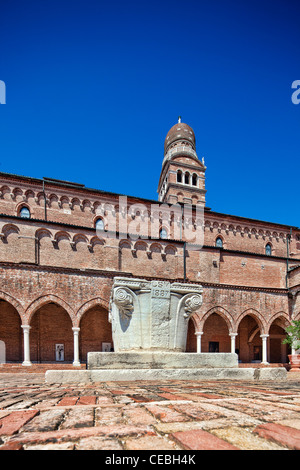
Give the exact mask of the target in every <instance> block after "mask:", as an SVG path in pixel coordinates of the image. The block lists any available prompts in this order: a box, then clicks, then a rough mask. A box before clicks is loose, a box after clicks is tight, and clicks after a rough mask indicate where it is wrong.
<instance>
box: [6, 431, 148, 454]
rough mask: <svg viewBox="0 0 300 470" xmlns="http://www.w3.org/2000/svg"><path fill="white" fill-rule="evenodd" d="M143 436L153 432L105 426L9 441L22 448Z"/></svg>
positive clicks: (35, 434)
mask: <svg viewBox="0 0 300 470" xmlns="http://www.w3.org/2000/svg"><path fill="white" fill-rule="evenodd" d="M143 434H145V435H149V436H151V435H153V434H154V432H153V431H152V430H151V429H150V428H149V427H146V426H130V425H123V426H122V425H110V426H109V425H107V426H97V427H95V426H94V427H89V428H79V429H63V430H57V431H46V432H22V433H20V434H18V435H15V436H13V437H12V438H11V441H12V442H19V443H21V444H22V445H23V446H24V445H29V444H42V443H50V442H68V441H75V440H79V439H82V438H90V437H95V436H106V437H107V438H108V437H124V436H129V437H130V436H139V435H140V436H142V435H143ZM0 449H1V447H0Z"/></svg>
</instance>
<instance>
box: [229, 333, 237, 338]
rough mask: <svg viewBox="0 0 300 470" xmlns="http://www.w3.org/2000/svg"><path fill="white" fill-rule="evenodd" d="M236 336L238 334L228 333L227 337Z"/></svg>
mask: <svg viewBox="0 0 300 470" xmlns="http://www.w3.org/2000/svg"><path fill="white" fill-rule="evenodd" d="M237 335H238V333H229V336H231V337H234V336H237Z"/></svg>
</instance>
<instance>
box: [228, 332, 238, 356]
mask: <svg viewBox="0 0 300 470" xmlns="http://www.w3.org/2000/svg"><path fill="white" fill-rule="evenodd" d="M229 336H230V338H231V352H232V353H235V337H236V336H237V333H230V334H229Z"/></svg>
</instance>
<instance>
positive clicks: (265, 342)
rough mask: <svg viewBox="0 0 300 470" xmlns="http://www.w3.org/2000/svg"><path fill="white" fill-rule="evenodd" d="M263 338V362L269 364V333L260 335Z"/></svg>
mask: <svg viewBox="0 0 300 470" xmlns="http://www.w3.org/2000/svg"><path fill="white" fill-rule="evenodd" d="M260 337H261V339H262V361H261V363H262V364H269V363H268V358H267V339H268V337H269V335H260Z"/></svg>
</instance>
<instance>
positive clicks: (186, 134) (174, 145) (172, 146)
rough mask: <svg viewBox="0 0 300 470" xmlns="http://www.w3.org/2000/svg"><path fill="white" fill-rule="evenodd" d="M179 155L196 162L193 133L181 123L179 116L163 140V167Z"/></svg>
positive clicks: (186, 125) (187, 126)
mask: <svg viewBox="0 0 300 470" xmlns="http://www.w3.org/2000/svg"><path fill="white" fill-rule="evenodd" d="M180 155H183V156H187V157H190V158H193V159H194V160H198V157H197V154H196V138H195V134H194V131H193V129H192V128H191V127H190V126H189V125H188V124H185V123H184V122H181V117H180V116H179V118H178V123H177V124H175V126H172V127H171V129H170V130H169V132H168V133H167V135H166V138H165V146H164V159H163V166H164V164H165V163H166V162H167V161H170V160H172V159H173V158H176V157H178V156H180Z"/></svg>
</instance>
